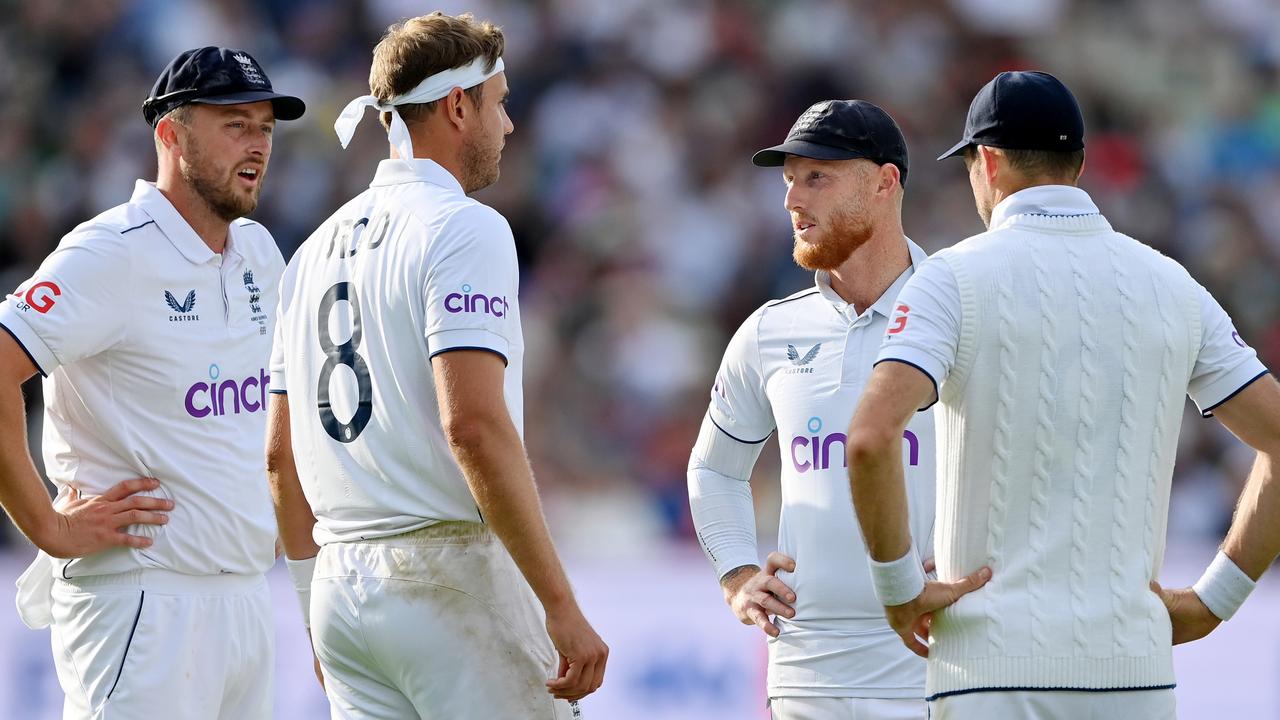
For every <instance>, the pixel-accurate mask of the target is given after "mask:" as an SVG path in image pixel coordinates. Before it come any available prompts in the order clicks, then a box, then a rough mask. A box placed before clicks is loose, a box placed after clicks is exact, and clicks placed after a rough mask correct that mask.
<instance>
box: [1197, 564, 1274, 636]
mask: <svg viewBox="0 0 1280 720" xmlns="http://www.w3.org/2000/svg"><path fill="white" fill-rule="evenodd" d="M1257 584H1258V583H1256V582H1255V581H1254V580H1253V578H1251V577H1249V576H1248V575H1246V574H1245V572H1244V571H1243V570H1241V569H1240V566H1239V565H1236V564H1235V562H1234V561H1232V559H1231V558H1229V557H1227V554H1226V553H1224V552H1222V551H1221V550H1219V551H1218V554H1217V555H1216V556H1215V557H1214V558H1213V562H1212V563H1210V564H1209V568H1208V569H1207V570H1205V571H1204V574H1203V575H1201V576H1200V579H1199V580H1197V581H1196V584H1195V585H1193V586H1192V587H1191V589H1192V590H1195V591H1196V595H1199V596H1200V602H1202V603H1204V604H1205V607H1207V608H1209V611H1210V612H1212V613H1213V614H1214V615H1217V616H1218V617H1219V618H1220V619H1222V620H1230V619H1231V616H1232V615H1235V614H1236V611H1237V610H1239V609H1240V606H1241V605H1243V604H1244V601H1245V598H1247V597H1249V593H1251V592H1253V588H1254V587H1256V586H1257Z"/></svg>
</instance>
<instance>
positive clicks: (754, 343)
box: [708, 311, 774, 445]
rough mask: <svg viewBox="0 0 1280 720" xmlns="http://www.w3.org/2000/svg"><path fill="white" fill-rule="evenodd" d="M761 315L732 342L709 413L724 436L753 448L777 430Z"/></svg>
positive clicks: (715, 385)
mask: <svg viewBox="0 0 1280 720" xmlns="http://www.w3.org/2000/svg"><path fill="white" fill-rule="evenodd" d="M760 313H761V311H756V312H755V313H754V314H752V316H751V317H750V318H748V319H747V321H746V322H745V323H743V324H742V327H740V328H738V331H737V332H736V333H734V335H733V339H731V340H730V341H729V347H728V349H726V350H725V354H724V360H722V361H721V363H720V369H719V371H718V372H717V373H716V379H715V383H714V385H713V386H712V388H711V408H710V410H709V411H708V415H709V416H710V418H711V422H713V423H715V426H716V427H717V428H719V429H720V431H721V432H723V433H724V434H725V435H728V436H729V437H731V438H733V439H734V440H737V441H738V442H742V443H748V444H752V445H754V444H758V443H762V442H764V441H765V440H768V439H769V435H771V434H772V433H773V428H774V421H773V412H772V410H771V409H770V407H769V399H768V396H767V395H766V394H765V387H764V373H763V370H762V369H761V365H760V335H759V327H760Z"/></svg>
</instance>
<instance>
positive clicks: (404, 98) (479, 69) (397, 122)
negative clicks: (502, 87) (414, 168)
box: [333, 55, 502, 160]
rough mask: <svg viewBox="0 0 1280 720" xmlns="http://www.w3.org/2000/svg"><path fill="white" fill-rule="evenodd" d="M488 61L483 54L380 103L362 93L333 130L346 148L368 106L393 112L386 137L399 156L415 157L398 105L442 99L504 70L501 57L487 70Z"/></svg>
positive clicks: (336, 122)
mask: <svg viewBox="0 0 1280 720" xmlns="http://www.w3.org/2000/svg"><path fill="white" fill-rule="evenodd" d="M487 62H488V61H487V60H486V58H485V57H484V56H483V55H481V56H480V57H478V58H476V59H475V60H472V61H471V62H470V63H468V64H466V65H463V66H462V67H457V68H453V69H452V70H445V71H443V72H438V73H436V74H435V75H432V76H430V77H428V78H427V79H426V80H423V81H422V82H421V83H418V87H416V88H414V89H412V90H410V91H409V92H407V93H405V94H403V95H397V96H396V97H393V98H391V99H390V100H388V101H387V102H386V103H380V102H378V98H376V97H374V96H372V95H362V96H360V97H358V98H356V99H355V100H352V101H351V102H349V103H347V106H346V107H345V108H343V110H342V114H341V115H339V116H338V119H337V121H335V122H334V123H333V129H334V132H336V133H338V142H340V143H342V147H343V148H344V149H345V148H346V147H347V145H348V144H349V143H350V142H351V136H352V135H354V134H355V132H356V126H357V125H359V124H360V120H361V119H362V118H363V117H364V111H365V108H375V109H376V110H377V111H378V112H389V113H391V129H390V130H389V131H388V132H387V136H388V137H389V138H390V139H391V144H392V145H393V146H395V148H396V151H397V152H398V153H400V159H402V160H412V159H413V141H412V140H411V139H410V138H409V128H408V126H406V125H405V124H404V120H402V119H401V118H400V113H398V112H396V106H397V105H414V104H418V103H429V102H431V101H432V100H439V99H440V98H442V97H444V96H445V95H448V94H449V93H450V92H451V91H452V90H453V89H454V88H462V89H463V90H466V89H468V88H473V87H475V86H476V85H479V84H480V83H482V82H484V81H485V80H488V79H489V78H491V77H493V76H494V75H497V74H498V73H500V72H502V58H498V61H497V62H495V63H494V64H493V69H491V70H490V71H489V72H485V71H484V66H485V64H486V63H487Z"/></svg>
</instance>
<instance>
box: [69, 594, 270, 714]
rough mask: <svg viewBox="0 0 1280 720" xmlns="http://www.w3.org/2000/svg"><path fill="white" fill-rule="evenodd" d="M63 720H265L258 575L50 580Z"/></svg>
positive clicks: (264, 628) (266, 602)
mask: <svg viewBox="0 0 1280 720" xmlns="http://www.w3.org/2000/svg"><path fill="white" fill-rule="evenodd" d="M51 612H52V617H53V623H52V626H51V628H52V632H51V637H52V644H53V660H54V665H55V667H56V669H57V672H58V682H59V683H60V684H61V685H62V691H63V692H64V693H65V694H66V702H65V704H64V706H63V715H62V717H63V718H64V720H135V719H136V720H155V718H159V717H163V718H166V720H269V719H270V718H271V716H272V712H271V705H272V697H273V695H272V693H273V692H274V687H273V682H272V676H273V672H274V668H275V657H274V654H275V630H274V628H273V623H272V614H271V596H270V594H269V592H268V590H267V581H266V578H264V577H263V576H261V575H251V576H246V575H183V574H180V573H175V572H170V571H168V570H134V571H132V572H127V573H120V574H117V575H98V576H92V577H84V578H75V579H72V580H63V579H61V578H59V579H57V580H55V581H54V583H53V588H52V607H51Z"/></svg>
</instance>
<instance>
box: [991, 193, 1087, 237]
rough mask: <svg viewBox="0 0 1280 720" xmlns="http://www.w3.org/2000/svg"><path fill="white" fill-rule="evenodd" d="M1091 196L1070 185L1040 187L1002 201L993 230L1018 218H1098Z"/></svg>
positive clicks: (993, 213)
mask: <svg viewBox="0 0 1280 720" xmlns="http://www.w3.org/2000/svg"><path fill="white" fill-rule="evenodd" d="M1098 214H1099V211H1098V206H1097V205H1094V204H1093V200H1092V199H1090V198H1089V193H1087V192H1085V191H1083V190H1081V189H1080V188H1078V187H1072V186H1070V185H1036V186H1035V187H1029V188H1027V189H1025V190H1019V191H1018V192H1016V193H1014V194H1012V195H1010V196H1009V197H1007V198H1005V199H1004V200H1001V201H1000V202H999V204H997V205H996V206H995V208H994V209H992V211H991V225H990V228H991V229H992V230H998V229H1000V228H1002V227H1004V226H1005V225H1007V224H1008V223H1009V221H1010V220H1011V219H1012V218H1013V216H1015V215H1056V216H1074V215H1098Z"/></svg>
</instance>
